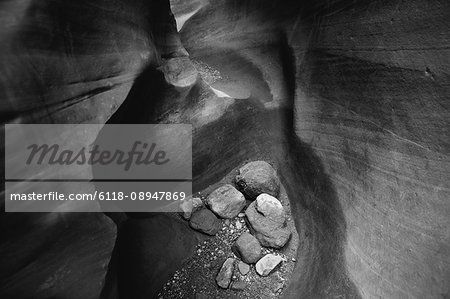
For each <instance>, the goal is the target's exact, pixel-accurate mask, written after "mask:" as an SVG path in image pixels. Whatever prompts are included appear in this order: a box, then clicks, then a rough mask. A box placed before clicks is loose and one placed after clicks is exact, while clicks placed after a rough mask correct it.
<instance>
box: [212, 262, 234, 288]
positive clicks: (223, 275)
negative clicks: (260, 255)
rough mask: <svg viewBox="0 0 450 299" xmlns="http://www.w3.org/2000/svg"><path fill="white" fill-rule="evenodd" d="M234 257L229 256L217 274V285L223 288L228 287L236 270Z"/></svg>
mask: <svg viewBox="0 0 450 299" xmlns="http://www.w3.org/2000/svg"><path fill="white" fill-rule="evenodd" d="M235 261H236V260H235V259H234V258H227V259H226V261H225V262H224V263H223V265H222V268H220V271H219V274H217V277H216V282H217V285H218V286H219V287H221V288H223V289H227V288H228V287H229V285H230V283H231V279H232V277H233V270H234V262H235Z"/></svg>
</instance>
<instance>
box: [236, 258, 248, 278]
mask: <svg viewBox="0 0 450 299" xmlns="http://www.w3.org/2000/svg"><path fill="white" fill-rule="evenodd" d="M238 269H239V272H241V274H242V275H247V273H248V272H249V271H250V266H249V265H248V264H246V263H244V262H242V261H239V263H238Z"/></svg>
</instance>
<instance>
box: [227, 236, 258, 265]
mask: <svg viewBox="0 0 450 299" xmlns="http://www.w3.org/2000/svg"><path fill="white" fill-rule="evenodd" d="M231 249H232V250H233V252H234V253H235V254H236V255H237V256H238V257H240V258H241V260H243V261H244V262H246V263H247V264H254V263H256V262H257V261H258V260H259V259H260V258H261V251H262V248H261V245H260V244H259V242H258V240H257V239H256V238H255V237H254V236H252V235H250V234H249V233H243V234H242V235H240V236H239V238H238V239H237V240H236V242H235V243H234V244H233V246H232V247H231Z"/></svg>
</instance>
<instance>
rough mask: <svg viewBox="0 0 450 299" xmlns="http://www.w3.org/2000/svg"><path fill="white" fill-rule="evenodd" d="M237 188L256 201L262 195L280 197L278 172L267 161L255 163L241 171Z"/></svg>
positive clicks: (237, 178) (237, 177)
mask: <svg viewBox="0 0 450 299" xmlns="http://www.w3.org/2000/svg"><path fill="white" fill-rule="evenodd" d="M235 180H236V186H237V187H238V189H239V190H241V191H242V192H243V193H244V194H245V196H246V197H247V198H248V199H251V200H254V199H255V198H256V197H257V196H258V195H260V194H261V193H267V194H270V195H272V196H278V194H279V192H280V180H279V179H278V177H277V172H276V171H275V169H273V167H272V166H271V165H270V164H269V163H267V162H265V161H254V162H250V163H247V164H245V165H244V166H243V167H241V168H240V169H239V174H238V175H237V176H236V178H235Z"/></svg>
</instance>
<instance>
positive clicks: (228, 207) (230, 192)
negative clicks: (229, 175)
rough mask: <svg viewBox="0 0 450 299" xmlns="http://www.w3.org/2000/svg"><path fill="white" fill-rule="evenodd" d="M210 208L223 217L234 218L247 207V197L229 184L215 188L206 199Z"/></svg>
mask: <svg viewBox="0 0 450 299" xmlns="http://www.w3.org/2000/svg"><path fill="white" fill-rule="evenodd" d="M206 204H207V205H208V206H209V208H210V209H211V210H212V211H213V212H214V213H216V214H217V215H218V216H220V217H222V218H234V217H236V216H237V215H238V214H239V213H240V212H241V210H242V209H243V208H244V207H245V197H244V195H243V194H242V193H241V192H239V191H238V190H237V189H236V188H234V187H233V186H231V185H229V184H227V185H224V186H222V187H220V188H218V189H216V190H214V191H213V192H212V193H211V194H210V195H209V196H208V198H207V199H206Z"/></svg>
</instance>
